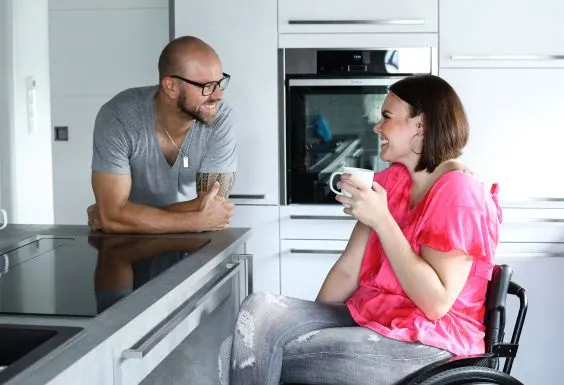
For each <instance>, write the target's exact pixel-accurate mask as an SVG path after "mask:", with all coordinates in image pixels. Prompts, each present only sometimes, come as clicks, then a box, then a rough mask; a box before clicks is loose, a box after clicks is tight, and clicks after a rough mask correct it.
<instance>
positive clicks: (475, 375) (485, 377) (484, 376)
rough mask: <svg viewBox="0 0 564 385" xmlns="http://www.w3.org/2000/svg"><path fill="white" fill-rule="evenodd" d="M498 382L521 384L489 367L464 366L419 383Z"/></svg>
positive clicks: (507, 384) (500, 383) (502, 383)
mask: <svg viewBox="0 0 564 385" xmlns="http://www.w3.org/2000/svg"><path fill="white" fill-rule="evenodd" d="M469 384H475V385H478V384H480V385H481V384H498V385H523V383H522V382H521V381H519V380H517V379H515V378H513V377H511V376H510V375H509V374H507V373H504V372H501V371H499V370H495V369H491V368H481V367H476V366H466V367H461V368H454V369H449V370H446V371H444V372H441V373H438V374H436V375H434V376H433V377H430V378H428V379H426V380H425V381H423V382H420V383H419V385H469Z"/></svg>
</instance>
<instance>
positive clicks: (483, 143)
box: [439, 68, 564, 205]
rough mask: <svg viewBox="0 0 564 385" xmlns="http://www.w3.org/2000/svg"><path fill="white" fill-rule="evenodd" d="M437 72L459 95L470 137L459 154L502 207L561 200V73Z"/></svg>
mask: <svg viewBox="0 0 564 385" xmlns="http://www.w3.org/2000/svg"><path fill="white" fill-rule="evenodd" d="M439 74H440V76H441V77H442V78H444V79H445V80H447V81H448V82H449V83H450V84H451V85H452V86H453V87H454V89H455V90H456V92H457V93H458V95H459V96H460V98H461V100H462V103H463V104H464V107H465V109H466V112H467V114H468V119H469V123H470V139H469V142H468V145H467V147H466V149H465V150H464V154H463V156H462V160H463V162H465V163H466V164H467V165H468V167H469V168H470V169H472V170H473V171H474V172H475V173H476V174H477V175H478V177H480V178H481V179H482V180H483V181H484V182H486V183H487V184H488V186H489V184H490V183H492V182H499V185H500V201H501V203H502V205H503V204H509V203H510V202H518V201H523V200H527V199H528V198H531V197H533V198H542V199H545V200H546V199H547V198H548V199H552V200H554V199H555V198H556V199H558V198H564V181H563V179H562V177H561V175H560V173H559V172H558V168H559V166H560V165H561V164H563V163H564V153H563V152H562V143H564V120H563V119H562V116H561V110H562V100H563V99H562V90H563V89H564V70H563V69H526V68H522V69H519V68H508V69H493V68H488V69H445V68H441V69H440V70H439Z"/></svg>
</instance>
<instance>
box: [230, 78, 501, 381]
mask: <svg viewBox="0 0 564 385" xmlns="http://www.w3.org/2000/svg"><path fill="white" fill-rule="evenodd" d="M381 113H382V119H381V121H380V122H379V123H378V124H376V125H375V126H374V131H375V132H376V133H377V134H378V135H379V136H380V143H381V155H380V156H381V158H382V160H384V161H387V162H390V163H392V165H391V166H390V167H389V168H387V169H385V170H384V171H381V172H379V173H377V174H375V177H374V184H373V186H372V187H371V188H358V187H355V186H356V185H357V180H356V179H355V177H354V176H351V175H349V174H345V175H343V176H342V178H341V181H340V182H339V183H338V187H339V188H341V189H342V190H344V191H347V192H349V193H350V194H351V197H346V196H340V195H338V196H337V197H336V199H337V200H338V201H339V202H340V203H342V204H343V205H345V208H344V212H345V213H347V214H349V215H352V216H353V217H355V218H356V219H357V224H356V226H355V228H354V230H353V232H352V235H351V237H350V239H349V242H348V245H347V247H346V249H345V251H344V253H343V254H342V256H341V257H340V258H339V260H338V261H337V262H336V263H335V265H334V266H333V267H332V269H331V271H330V272H329V274H328V275H327V277H326V279H325V282H324V283H323V286H322V288H321V290H320V292H319V294H318V296H317V299H316V300H315V302H310V301H304V300H299V299H295V298H288V297H284V296H278V295H272V294H263V293H254V294H251V295H250V296H249V297H247V298H246V299H245V301H244V302H243V304H242V306H241V309H240V312H239V314H238V318H237V323H236V326H235V330H234V333H233V336H232V338H229V339H228V340H226V341H225V342H224V344H223V346H222V352H221V353H220V354H221V356H220V377H221V380H222V383H225V384H227V383H229V384H236V385H239V384H241V385H243V384H245V385H254V384H256V385H278V384H280V383H300V384H335V385H337V384H338V385H347V384H350V385H362V384H370V385H387V384H396V383H398V382H399V381H401V380H402V379H403V378H405V377H406V376H407V375H408V374H410V373H413V372H415V371H417V370H418V369H420V368H422V367H424V366H427V365H429V364H431V363H433V362H436V361H439V360H443V359H445V358H448V357H451V356H453V355H456V356H458V355H468V354H480V353H484V351H485V343H484V331H485V330H484V325H483V320H484V312H485V300H486V291H487V288H488V281H489V280H490V279H491V275H492V270H493V267H494V252H495V249H496V247H497V244H498V238H499V237H498V234H499V227H500V223H501V217H502V216H501V209H500V207H499V205H498V202H497V197H496V194H497V186H496V185H494V186H492V188H491V190H490V189H489V188H486V187H485V186H484V185H483V184H481V183H480V181H479V180H478V179H476V177H475V176H474V175H472V173H471V172H469V170H468V169H467V168H466V167H465V166H464V165H463V164H462V163H461V162H460V161H458V160H457V157H458V156H460V154H461V151H462V149H463V147H464V146H465V145H466V142H467V139H468V131H469V129H468V122H467V119H466V114H465V112H464V109H463V106H462V103H461V101H460V100H459V98H458V96H457V94H456V92H455V91H454V90H453V89H452V87H451V86H450V85H449V84H448V83H447V82H445V81H444V80H442V79H441V78H439V77H436V76H432V75H422V76H410V77H406V78H404V79H402V80H400V81H398V82H396V83H395V84H393V85H392V86H391V87H390V90H389V93H388V95H387V97H386V99H385V101H384V104H383V106H382V112H381ZM221 360H223V361H222V362H221Z"/></svg>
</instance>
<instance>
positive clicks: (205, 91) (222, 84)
mask: <svg viewBox="0 0 564 385" xmlns="http://www.w3.org/2000/svg"><path fill="white" fill-rule="evenodd" d="M170 77H171V78H175V79H178V80H182V81H183V82H186V83H188V84H192V85H193V86H196V87H200V88H201V89H202V95H203V96H209V95H211V94H213V93H214V91H215V89H216V88H217V87H219V89H220V90H222V91H223V90H224V89H225V88H227V86H228V85H229V79H231V76H230V75H229V74H226V73H225V72H224V73H223V79H221V80H216V81H213V82H207V83H198V82H195V81H193V80H189V79H186V78H183V77H182V76H178V75H170Z"/></svg>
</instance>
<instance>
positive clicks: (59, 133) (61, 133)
mask: <svg viewBox="0 0 564 385" xmlns="http://www.w3.org/2000/svg"><path fill="white" fill-rule="evenodd" d="M55 140H56V141H58V142H68V140H69V128H68V127H67V126H55Z"/></svg>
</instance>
